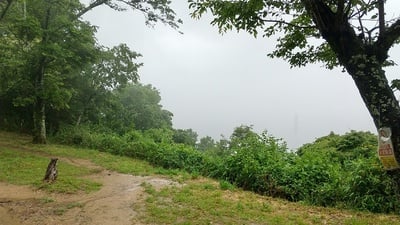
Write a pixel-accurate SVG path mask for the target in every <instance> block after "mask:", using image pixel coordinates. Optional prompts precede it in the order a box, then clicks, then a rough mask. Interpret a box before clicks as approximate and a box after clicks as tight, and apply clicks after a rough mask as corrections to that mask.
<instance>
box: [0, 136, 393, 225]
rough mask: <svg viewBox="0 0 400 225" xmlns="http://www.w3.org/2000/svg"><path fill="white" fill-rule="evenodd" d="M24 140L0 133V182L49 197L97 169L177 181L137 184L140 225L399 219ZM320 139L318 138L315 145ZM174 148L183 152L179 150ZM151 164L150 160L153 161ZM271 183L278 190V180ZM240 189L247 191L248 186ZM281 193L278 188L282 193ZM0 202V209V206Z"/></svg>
mask: <svg viewBox="0 0 400 225" xmlns="http://www.w3.org/2000/svg"><path fill="white" fill-rule="evenodd" d="M330 138H332V137H330ZM324 140H325V139H324ZM30 141H31V139H30V137H24V136H18V135H15V134H12V133H5V132H1V133H0V167H1V168H0V171H2V173H0V181H1V182H7V183H11V184H18V185H22V184H24V185H29V186H31V187H32V188H33V189H41V190H44V191H46V192H49V193H53V195H58V194H62V193H64V194H65V193H68V194H69V195H80V196H82V197H83V196H84V195H87V194H88V193H89V192H96V191H98V190H99V189H101V188H102V183H101V182H97V181H93V180H91V179H89V178H87V177H88V175H90V174H96V173H99V172H100V171H101V169H99V168H105V169H108V170H113V171H117V172H120V173H128V174H132V175H137V176H140V177H143V176H162V177H166V178H168V179H171V180H173V181H175V182H177V183H179V184H180V185H174V186H166V187H163V188H157V187H155V186H154V185H152V184H149V183H146V182H144V183H142V185H141V186H142V188H143V191H144V195H145V196H146V197H145V199H144V201H143V202H142V203H141V204H133V206H132V210H134V211H135V212H137V214H136V215H137V218H135V221H139V222H140V224H400V217H398V216H395V215H384V214H371V213H367V212H360V211H348V210H338V209H333V208H329V207H328V208H322V207H313V206H309V205H308V204H304V203H309V202H306V201H302V203H291V202H288V201H287V200H283V199H277V198H271V197H267V196H263V195H259V194H256V193H254V192H248V191H243V190H242V189H239V188H237V187H235V186H234V185H232V184H231V183H229V182H228V181H227V180H223V179H218V180H211V179H207V178H204V177H203V176H201V175H200V174H201V173H204V170H201V171H200V170H199V171H192V173H186V172H184V171H182V170H175V169H170V170H169V169H165V168H161V167H153V166H151V165H150V164H149V163H147V162H145V161H141V160H137V159H132V158H130V157H123V156H116V155H112V154H109V153H105V152H98V151H95V150H89V149H83V148H75V147H68V146H62V145H54V144H50V145H32V144H30ZM322 142H323V141H322V140H319V142H318V143H322ZM310 148H311V146H305V147H304V148H303V150H302V151H303V152H302V153H301V155H304V154H307V153H306V151H309V150H310ZM180 151H182V152H185V151H183V150H182V149H181V150H180ZM187 151H188V150H187ZM178 152H179V151H178ZM188 152H190V151H188ZM170 154H172V153H171V152H170ZM188 154H190V153H188ZM198 154H199V155H202V154H203V153H198ZM239 154H240V153H236V155H239ZM248 155H249V157H250V156H252V155H251V154H248ZM181 156H182V153H181ZM50 157H58V158H60V163H59V179H58V180H57V181H56V182H55V183H53V184H43V183H42V182H41V179H42V178H43V175H44V171H45V168H46V167H47V163H48V161H49V158H50ZM165 157H166V156H165ZM186 157H187V156H186ZM79 159H84V160H90V161H92V162H93V163H94V164H96V165H97V166H99V167H91V166H89V167H88V166H84V165H77V164H76V163H73V162H75V161H77V160H79ZM182 160H183V162H182V164H184V163H185V162H186V161H185V160H187V159H186V158H185V157H182ZM229 162H230V163H233V161H229ZM160 163H162V161H160ZM152 164H155V160H153V161H152ZM194 166H196V165H192V167H186V168H183V169H187V170H190V168H192V169H194ZM317 166H318V165H317ZM208 171H211V169H210V170H208ZM310 174H311V175H310V176H312V175H313V173H310ZM238 175H240V174H238ZM236 179H237V178H236ZM271 179H272V178H271ZM269 185H270V184H269ZM276 185H277V186H276V188H278V187H279V186H278V184H276ZM297 185H300V184H297ZM244 187H246V188H247V189H251V186H244ZM314 187H318V185H314ZM115 188H117V187H115ZM284 191H285V190H282V192H283V193H286V192H284ZM276 194H277V193H276ZM47 200H48V199H47ZM48 202H51V201H50V200H48ZM41 204H43V207H46V204H51V203H47V201H44V200H43V199H42V203H41ZM0 206H5V207H6V205H3V204H0ZM74 207H82V208H84V207H85V205H84V203H79V201H78V202H77V203H75V204H74V205H72V206H71V204H70V206H69V207H64V208H63V210H64V211H68V210H72V208H74ZM64 211H62V212H58V213H55V214H54V215H49V216H52V217H54V220H56V221H57V218H58V217H60V216H62V214H64V213H66V212H64Z"/></svg>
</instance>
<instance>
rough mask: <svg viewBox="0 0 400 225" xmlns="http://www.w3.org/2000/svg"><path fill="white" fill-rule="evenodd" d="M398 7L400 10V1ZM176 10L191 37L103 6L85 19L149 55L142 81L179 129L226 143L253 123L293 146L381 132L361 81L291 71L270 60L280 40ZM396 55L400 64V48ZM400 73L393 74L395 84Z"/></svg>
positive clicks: (316, 70)
mask: <svg viewBox="0 0 400 225" xmlns="http://www.w3.org/2000/svg"><path fill="white" fill-rule="evenodd" d="M177 2H179V3H177ZM388 2H389V1H388ZM394 4H397V5H398V6H397V7H396V8H397V9H399V8H400V2H399V3H394ZM173 9H174V10H175V11H176V13H177V15H178V16H179V17H180V18H182V19H183V21H184V24H183V25H182V26H181V27H180V30H181V31H182V32H183V33H184V34H183V35H182V34H179V33H178V32H177V31H175V30H173V29H172V28H170V27H166V26H164V25H162V24H158V25H156V26H155V27H154V28H150V27H146V26H145V25H144V18H143V15H142V14H140V13H139V12H136V13H135V12H132V11H130V10H128V11H127V12H114V11H112V10H111V9H108V8H107V7H99V8H96V9H94V10H93V11H91V12H89V13H88V14H86V16H85V17H84V18H85V19H87V20H88V21H90V22H91V23H92V24H93V25H96V26H98V27H99V29H98V33H97V35H96V36H97V38H98V41H99V42H100V43H101V44H103V45H105V46H115V45H118V44H120V43H126V44H127V45H128V46H129V47H130V48H131V49H132V50H134V51H137V52H139V53H141V54H142V55H143V57H141V58H140V59H139V61H140V62H143V63H144V66H143V67H142V68H141V69H140V77H141V78H140V81H141V82H142V83H144V84H152V85H153V86H154V87H156V88H157V89H158V90H159V91H160V93H161V98H162V101H161V104H162V105H163V107H164V108H165V109H167V110H169V111H171V112H172V113H173V114H174V117H173V124H174V128H181V129H189V128H191V129H193V130H194V131H196V132H197V133H198V134H199V137H203V136H207V135H208V136H211V137H213V138H214V139H216V140H219V139H220V138H221V135H224V136H225V137H229V136H230V134H231V133H232V131H233V129H234V128H235V127H237V126H240V125H242V124H243V125H253V126H254V129H255V131H257V132H261V131H263V130H267V131H268V133H269V134H271V135H273V136H274V137H277V138H283V139H284V140H285V141H286V142H287V143H288V146H289V147H290V148H297V147H300V146H301V145H302V144H304V143H309V142H312V141H314V140H315V139H316V138H318V137H321V136H324V135H327V134H329V133H330V132H331V131H333V132H335V133H338V134H344V133H346V132H349V131H351V130H363V131H367V130H369V131H372V132H374V133H375V128H374V125H373V122H372V119H371V117H370V115H369V113H368V111H367V109H366V107H365V105H364V103H363V102H362V99H361V97H360V94H359V92H358V90H357V88H356V86H355V84H354V82H353V80H352V79H351V77H350V76H349V75H348V74H347V73H343V72H342V71H341V69H335V70H332V71H330V70H327V69H325V68H323V67H322V65H318V64H316V65H308V66H306V67H303V68H293V69H290V66H289V64H288V63H286V62H284V61H283V60H279V59H271V58H268V57H267V53H269V52H271V51H272V50H273V49H274V44H275V41H274V40H273V39H266V38H261V37H260V38H257V39H256V38H254V37H253V36H250V35H249V34H246V33H243V32H240V33H237V32H236V31H231V32H228V33H227V34H224V35H221V34H219V33H218V30H217V28H216V27H212V26H211V25H210V24H209V22H210V17H203V18H202V19H200V20H194V19H191V18H190V16H189V10H188V6H187V2H186V1H175V2H174V4H173ZM398 14H399V13H397V15H398ZM390 54H391V56H392V59H394V60H396V61H399V60H397V59H399V58H400V49H399V48H395V49H393V50H391V52H390ZM397 69H398V67H397V66H396V67H393V68H390V69H387V75H388V77H389V78H390V79H393V78H395V77H396V70H397ZM397 77H398V76H397Z"/></svg>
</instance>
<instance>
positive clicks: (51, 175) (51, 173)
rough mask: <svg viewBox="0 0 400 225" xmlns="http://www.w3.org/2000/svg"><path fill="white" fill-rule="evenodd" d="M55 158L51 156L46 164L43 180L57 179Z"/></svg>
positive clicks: (52, 180)
mask: <svg viewBox="0 0 400 225" xmlns="http://www.w3.org/2000/svg"><path fill="white" fill-rule="evenodd" d="M57 160H58V159H57V158H52V159H51V160H50V162H49V165H48V166H47V170H46V174H45V175H44V178H43V181H45V182H51V183H52V182H54V181H56V179H57V176H58V172H57Z"/></svg>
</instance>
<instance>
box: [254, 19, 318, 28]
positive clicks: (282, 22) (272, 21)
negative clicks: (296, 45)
mask: <svg viewBox="0 0 400 225" xmlns="http://www.w3.org/2000/svg"><path fill="white" fill-rule="evenodd" d="M261 20H262V21H263V22H266V23H279V24H286V25H289V26H292V27H296V28H300V29H315V28H317V27H316V26H300V25H297V24H293V23H290V22H286V21H284V20H268V19H261Z"/></svg>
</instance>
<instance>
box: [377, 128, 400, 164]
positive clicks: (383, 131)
mask: <svg viewBox="0 0 400 225" xmlns="http://www.w3.org/2000/svg"><path fill="white" fill-rule="evenodd" d="M391 137H392V130H391V129H390V128H389V127H382V128H380V129H379V130H378V156H379V159H380V160H381V163H382V165H383V167H384V168H385V170H394V169H398V168H399V163H398V162H397V160H396V157H395V155H394V151H393V143H392V140H391Z"/></svg>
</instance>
